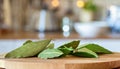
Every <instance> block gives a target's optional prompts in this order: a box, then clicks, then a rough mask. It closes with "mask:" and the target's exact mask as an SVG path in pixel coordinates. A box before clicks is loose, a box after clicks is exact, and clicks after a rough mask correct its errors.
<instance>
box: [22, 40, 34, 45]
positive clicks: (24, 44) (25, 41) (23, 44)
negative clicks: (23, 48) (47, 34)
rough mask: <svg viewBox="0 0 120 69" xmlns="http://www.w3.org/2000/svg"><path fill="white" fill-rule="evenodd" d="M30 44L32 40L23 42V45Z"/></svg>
mask: <svg viewBox="0 0 120 69" xmlns="http://www.w3.org/2000/svg"><path fill="white" fill-rule="evenodd" d="M30 42H32V40H27V41H25V42H24V43H23V45H25V44H27V43H30Z"/></svg>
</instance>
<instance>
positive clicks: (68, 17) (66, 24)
mask: <svg viewBox="0 0 120 69" xmlns="http://www.w3.org/2000/svg"><path fill="white" fill-rule="evenodd" d="M72 15H73V12H72V10H68V11H67V12H66V14H65V16H64V17H63V19H62V31H63V36H65V37H69V36H70V33H71V31H72V28H73V18H72Z"/></svg>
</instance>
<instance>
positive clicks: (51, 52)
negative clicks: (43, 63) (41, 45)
mask: <svg viewBox="0 0 120 69" xmlns="http://www.w3.org/2000/svg"><path fill="white" fill-rule="evenodd" d="M62 54H63V52H62V51H60V50H58V49H46V50H44V51H42V52H41V53H40V54H39V55H38V57H39V58H42V59H48V58H55V57H59V56H61V55H62Z"/></svg>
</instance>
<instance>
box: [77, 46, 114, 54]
mask: <svg viewBox="0 0 120 69" xmlns="http://www.w3.org/2000/svg"><path fill="white" fill-rule="evenodd" d="M78 48H87V49H90V50H92V51H93V52H96V53H98V54H111V53H112V52H111V51H109V50H108V49H105V48H104V47H102V46H100V45H98V44H83V45H80V46H79V47H78Z"/></svg>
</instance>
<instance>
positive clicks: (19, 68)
mask: <svg viewBox="0 0 120 69" xmlns="http://www.w3.org/2000/svg"><path fill="white" fill-rule="evenodd" d="M0 63H2V64H0V67H2V68H6V69H119V67H120V53H114V54H105V55H100V57H99V58H82V57H74V56H67V57H64V58H56V59H47V60H43V59H40V58H20V59H0Z"/></svg>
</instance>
